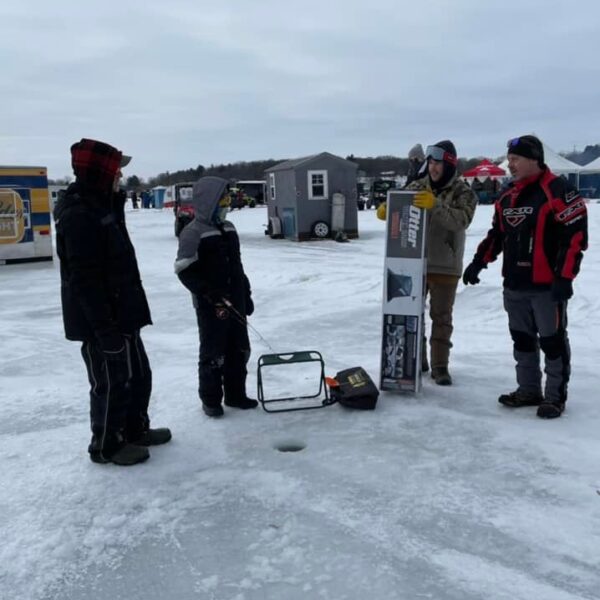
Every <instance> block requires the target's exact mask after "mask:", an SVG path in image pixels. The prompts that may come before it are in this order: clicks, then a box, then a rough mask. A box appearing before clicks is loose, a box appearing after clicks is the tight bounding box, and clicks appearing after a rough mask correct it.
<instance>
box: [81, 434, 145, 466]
mask: <svg viewBox="0 0 600 600" xmlns="http://www.w3.org/2000/svg"><path fill="white" fill-rule="evenodd" d="M88 452H89V453H90V460H91V461H92V462H95V463H99V464H106V463H113V464H115V465H119V466H123V467H128V466H131V465H135V464H137V463H141V462H144V461H145V460H148V459H149V458H150V453H149V452H148V448H144V447H143V446H136V445H135V444H129V443H127V441H125V438H124V437H123V436H122V435H121V434H113V435H111V436H110V437H109V438H108V439H104V440H102V437H101V436H99V435H94V436H92V441H91V443H90V445H89V448H88Z"/></svg>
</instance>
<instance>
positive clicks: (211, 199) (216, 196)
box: [192, 177, 228, 224]
mask: <svg viewBox="0 0 600 600" xmlns="http://www.w3.org/2000/svg"><path fill="white" fill-rule="evenodd" d="M227 185H228V182H227V181H226V180H225V179H222V178H221V177H202V178H201V179H198V181H196V183H194V188H193V191H192V204H193V205H194V211H195V214H196V219H198V220H199V221H202V222H204V223H208V224H210V222H211V218H212V216H213V214H214V212H215V208H216V207H217V204H218V203H219V200H220V199H221V196H222V195H223V192H224V191H225V188H226V187H227Z"/></svg>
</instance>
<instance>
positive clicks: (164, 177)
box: [49, 144, 600, 190]
mask: <svg viewBox="0 0 600 600" xmlns="http://www.w3.org/2000/svg"><path fill="white" fill-rule="evenodd" d="M563 156H565V157H566V158H568V159H569V160H571V161H573V162H574V163H577V164H579V165H585V164H587V163H589V162H591V161H592V160H594V159H596V158H598V157H599V156H600V144H595V145H589V146H586V147H585V149H584V150H583V151H581V152H578V151H576V150H574V151H573V152H569V153H563ZM481 158H482V157H477V158H459V160H458V170H459V172H463V171H466V170H467V169H470V168H472V167H474V166H475V165H476V164H478V163H479V162H480V161H481ZM503 158H504V157H503V156H502V157H498V158H497V161H496V162H500V161H501V160H502V159H503ZM346 159H347V160H351V161H352V162H355V163H356V164H357V165H358V171H359V174H360V175H363V176H365V177H378V176H380V175H381V174H382V173H393V174H395V175H407V174H408V158H402V157H398V156H391V155H385V156H374V157H372V156H365V157H361V156H354V154H350V155H349V156H346ZM284 160H288V159H285V158H282V159H278V160H275V159H272V158H270V159H267V160H255V161H249V162H243V161H241V162H235V163H226V164H219V165H213V164H211V165H210V166H208V167H205V166H203V165H198V166H197V167H196V168H190V169H182V170H179V171H173V172H169V171H165V172H164V173H159V174H158V175H156V176H155V177H150V178H148V179H146V180H145V179H142V178H140V177H138V176H137V175H131V176H130V177H128V178H127V180H126V187H127V189H131V190H133V189H135V190H141V189H147V188H153V187H155V186H157V185H165V186H168V185H172V184H174V183H181V182H185V181H196V180H197V179H200V177H204V176H206V175H216V176H217V177H222V178H223V179H227V180H231V181H237V180H244V179H263V178H264V173H265V170H266V169H268V168H270V167H272V166H273V165H276V164H278V163H280V162H283V161H284ZM49 183H51V184H63V183H68V181H65V180H50V181H49Z"/></svg>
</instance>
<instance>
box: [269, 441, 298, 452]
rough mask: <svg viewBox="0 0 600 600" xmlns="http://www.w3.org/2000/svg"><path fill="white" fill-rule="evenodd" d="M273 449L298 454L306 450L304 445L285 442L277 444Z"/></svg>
mask: <svg viewBox="0 0 600 600" xmlns="http://www.w3.org/2000/svg"><path fill="white" fill-rule="evenodd" d="M274 448H275V450H279V452H300V451H301V450H304V448H306V444H303V443H302V442H298V441H292V440H286V441H282V442H277V443H276V444H275V446H274Z"/></svg>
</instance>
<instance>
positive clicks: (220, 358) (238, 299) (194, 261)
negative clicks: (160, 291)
mask: <svg viewBox="0 0 600 600" xmlns="http://www.w3.org/2000/svg"><path fill="white" fill-rule="evenodd" d="M192 203H193V205H194V209H195V218H194V220H193V221H192V222H191V223H189V224H188V225H187V226H186V227H185V228H184V229H183V231H182V232H181V235H180V236H179V249H178V252H177V260H176V261H175V273H176V274H177V276H178V277H179V279H180V280H181V282H182V283H183V285H184V286H185V287H186V288H187V289H188V290H189V291H190V292H192V298H193V303H194V307H195V309H196V318H197V322H198V329H199V332H200V359H199V362H198V379H199V386H198V393H199V395H200V400H201V401H202V409H203V410H204V413H205V414H206V415H207V416H209V417H220V416H222V415H223V414H224V412H223V406H222V400H223V396H224V397H225V406H230V407H234V408H241V409H251V408H256V407H257V406H258V402H257V401H256V400H254V399H252V398H248V396H247V395H246V375H247V370H246V364H247V362H248V359H249V358H250V341H249V339H248V327H247V324H246V317H247V316H250V315H251V314H252V313H253V312H254V304H253V302H252V296H251V290H250V282H249V281H248V278H247V277H246V274H245V273H244V267H243V266H242V259H241V256H240V240H239V238H238V235H237V232H236V230H235V227H234V226H233V224H232V223H231V222H229V221H227V220H226V216H227V212H228V211H229V209H230V207H231V194H230V192H229V186H228V184H227V181H226V180H225V179H221V178H220V177H202V178H201V179H199V180H198V181H197V182H196V183H195V184H194V188H193V194H192Z"/></svg>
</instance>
